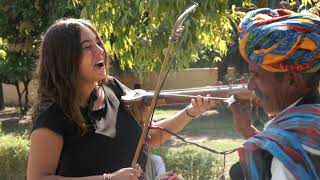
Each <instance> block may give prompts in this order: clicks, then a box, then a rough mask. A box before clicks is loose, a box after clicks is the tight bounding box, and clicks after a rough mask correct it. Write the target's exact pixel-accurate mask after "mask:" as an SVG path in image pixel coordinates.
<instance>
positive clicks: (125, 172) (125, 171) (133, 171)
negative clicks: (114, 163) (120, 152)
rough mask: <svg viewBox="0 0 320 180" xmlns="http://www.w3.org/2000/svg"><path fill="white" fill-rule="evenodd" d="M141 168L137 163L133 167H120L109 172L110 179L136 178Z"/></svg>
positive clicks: (127, 179) (139, 174)
mask: <svg viewBox="0 0 320 180" xmlns="http://www.w3.org/2000/svg"><path fill="white" fill-rule="evenodd" d="M141 175H142V170H141V168H140V166H139V165H138V164H136V166H135V168H131V167H130V168H122V169H119V170H118V171H116V172H114V173H112V174H111V179H112V180H138V179H139V177H140V176H141Z"/></svg>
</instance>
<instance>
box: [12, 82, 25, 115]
mask: <svg viewBox="0 0 320 180" xmlns="http://www.w3.org/2000/svg"><path fill="white" fill-rule="evenodd" d="M14 85H15V87H16V90H17V94H18V102H19V107H20V113H21V114H24V113H25V112H24V110H23V106H22V100H21V96H22V95H21V92H20V87H19V82H16V83H14Z"/></svg>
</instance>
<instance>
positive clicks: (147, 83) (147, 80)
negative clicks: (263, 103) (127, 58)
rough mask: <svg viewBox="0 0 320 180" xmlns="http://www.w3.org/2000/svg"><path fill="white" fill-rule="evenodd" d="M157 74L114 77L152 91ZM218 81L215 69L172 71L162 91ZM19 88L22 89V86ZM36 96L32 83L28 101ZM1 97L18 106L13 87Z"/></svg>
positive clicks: (132, 85)
mask: <svg viewBox="0 0 320 180" xmlns="http://www.w3.org/2000/svg"><path fill="white" fill-rule="evenodd" d="M158 75H159V74H158V73H150V74H149V75H147V76H146V77H143V78H141V79H140V78H138V77H136V76H134V75H133V74H122V75H115V77H116V78H118V79H119V80H120V81H121V82H122V83H123V84H125V85H127V86H128V87H129V88H132V89H133V88H134V86H135V84H140V86H141V87H140V88H141V89H145V90H154V89H155V87H156V83H157V80H158ZM217 79H218V69H217V68H193V69H183V70H179V71H173V72H170V73H169V74H168V77H167V79H166V81H165V84H164V86H163V88H162V89H180V88H191V87H201V86H212V85H214V84H216V82H217ZM20 87H23V86H22V84H21V85H20ZM35 95H36V85H35V83H34V82H31V83H30V86H29V99H30V102H33V100H34V98H35ZM3 96H4V104H5V106H12V105H18V104H19V103H18V95H17V91H16V88H15V86H13V85H8V84H3Z"/></svg>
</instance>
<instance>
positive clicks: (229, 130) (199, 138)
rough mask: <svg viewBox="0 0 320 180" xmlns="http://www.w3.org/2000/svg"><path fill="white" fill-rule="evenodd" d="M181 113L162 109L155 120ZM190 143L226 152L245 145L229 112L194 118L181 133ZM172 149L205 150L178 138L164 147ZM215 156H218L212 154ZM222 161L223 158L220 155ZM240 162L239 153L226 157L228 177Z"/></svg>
mask: <svg viewBox="0 0 320 180" xmlns="http://www.w3.org/2000/svg"><path fill="white" fill-rule="evenodd" d="M177 111H179V110H178V109H177V108H172V109H167V108H160V109H158V110H156V111H155V115H154V119H155V120H158V119H163V118H165V117H167V116H170V115H173V114H175V113H176V112H177ZM179 135H182V136H183V137H184V138H186V139H187V140H188V141H192V142H195V143H198V144H200V145H203V146H206V147H209V148H211V149H214V150H217V151H226V150H231V149H234V148H237V147H239V146H240V145H241V144H242V143H243V141H244V140H243V138H242V137H241V136H240V134H238V133H237V132H236V131H235V130H234V129H233V127H232V114H231V112H230V111H229V110H222V111H220V112H217V111H209V112H208V113H205V114H204V115H202V116H200V117H197V118H194V119H193V121H192V122H191V123H190V124H189V125H188V126H187V127H186V128H184V129H183V130H182V132H180V133H179ZM162 147H164V148H166V147H170V148H192V149H196V150H198V151H200V152H205V150H203V149H201V148H199V147H196V146H193V145H188V144H186V143H184V142H182V141H180V140H178V139H177V138H172V139H171V140H170V141H168V142H167V143H165V144H164V145H162ZM212 155H213V156H216V155H214V154H212ZM220 159H221V161H223V156H222V155H220ZM237 161H238V154H237V152H235V153H232V154H230V155H228V156H227V157H226V175H227V173H228V171H229V168H230V166H231V165H232V164H234V163H235V162H237Z"/></svg>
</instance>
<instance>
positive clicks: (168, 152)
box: [153, 148, 223, 180]
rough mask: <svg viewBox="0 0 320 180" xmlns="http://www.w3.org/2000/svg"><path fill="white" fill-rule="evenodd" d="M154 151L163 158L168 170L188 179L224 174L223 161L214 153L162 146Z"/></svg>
mask: <svg viewBox="0 0 320 180" xmlns="http://www.w3.org/2000/svg"><path fill="white" fill-rule="evenodd" d="M153 153H154V154H157V155H160V156H161V157H162V158H163V160H164V162H165V165H166V170H167V171H172V172H174V173H176V174H178V175H180V176H183V177H184V178H185V179H188V180H203V179H207V180H210V179H218V178H219V177H220V176H221V175H222V169H223V161H222V160H221V157H220V158H218V157H217V156H216V155H214V154H212V153H207V152H204V151H198V150H195V149H192V148H179V149H175V148H172V149H164V148H161V149H154V150H153ZM219 159H220V160H219Z"/></svg>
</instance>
